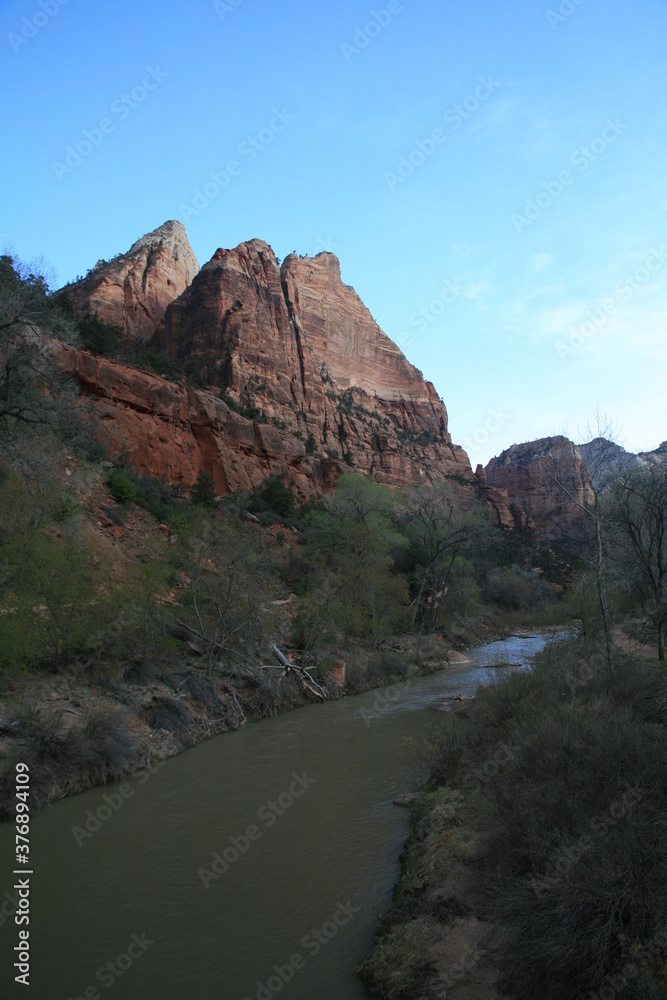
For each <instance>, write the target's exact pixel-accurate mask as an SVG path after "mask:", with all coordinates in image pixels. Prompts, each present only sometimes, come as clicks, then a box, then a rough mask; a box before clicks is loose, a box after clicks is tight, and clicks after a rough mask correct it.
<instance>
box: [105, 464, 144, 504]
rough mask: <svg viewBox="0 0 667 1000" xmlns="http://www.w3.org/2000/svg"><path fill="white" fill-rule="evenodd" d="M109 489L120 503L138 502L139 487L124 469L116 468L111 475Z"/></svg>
mask: <svg viewBox="0 0 667 1000" xmlns="http://www.w3.org/2000/svg"><path fill="white" fill-rule="evenodd" d="M108 482H109V491H110V493H111V496H112V497H113V498H114V500H117V501H118V503H136V500H137V487H136V483H133V482H132V481H131V480H130V478H129V476H128V475H127V473H126V472H125V471H124V470H123V469H114V470H113V472H111V474H110V475H109V480H108Z"/></svg>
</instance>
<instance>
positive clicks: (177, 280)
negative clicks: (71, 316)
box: [67, 222, 199, 344]
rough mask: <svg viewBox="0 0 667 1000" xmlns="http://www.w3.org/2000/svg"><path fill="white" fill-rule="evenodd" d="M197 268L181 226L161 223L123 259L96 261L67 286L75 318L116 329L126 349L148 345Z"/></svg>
mask: <svg viewBox="0 0 667 1000" xmlns="http://www.w3.org/2000/svg"><path fill="white" fill-rule="evenodd" d="M198 272H199V264H198V263H197V258H196V257H195V255H194V251H193V249H192V247H191V246H190V242H189V240H188V237H187V234H186V232H185V229H184V227H183V225H182V224H181V223H180V222H165V224H164V225H163V226H160V228H159V229H156V230H155V231H154V232H152V233H148V235H147V236H143V237H142V238H141V239H140V240H137V242H136V243H135V244H134V245H133V246H132V247H131V248H130V249H129V250H128V252H127V253H125V254H121V255H120V256H118V257H114V258H113V260H110V261H100V262H99V263H98V264H97V265H96V266H95V267H94V268H93V269H92V271H90V272H89V273H88V275H87V276H86V277H85V278H83V279H82V280H81V281H78V282H76V284H73V285H68V286H67V294H68V295H69V298H70V300H71V302H72V304H73V306H74V309H75V312H76V313H77V314H78V315H84V316H85V315H87V314H89V313H97V315H98V316H99V318H100V319H101V320H103V321H104V322H105V323H111V324H113V325H114V326H119V327H121V329H122V330H123V332H124V336H125V340H126V342H128V343H132V342H135V341H137V342H139V343H142V344H145V343H148V342H149V341H151V340H152V339H153V338H154V337H155V335H156V333H157V332H158V331H159V329H160V327H161V326H162V324H163V323H164V315H165V312H166V309H167V306H168V305H169V304H170V303H171V302H173V301H174V299H176V298H177V297H178V296H179V295H180V294H181V293H182V292H183V291H185V289H186V288H187V287H188V285H189V284H190V283H191V282H192V280H193V278H194V277H195V275H196V274H197V273H198Z"/></svg>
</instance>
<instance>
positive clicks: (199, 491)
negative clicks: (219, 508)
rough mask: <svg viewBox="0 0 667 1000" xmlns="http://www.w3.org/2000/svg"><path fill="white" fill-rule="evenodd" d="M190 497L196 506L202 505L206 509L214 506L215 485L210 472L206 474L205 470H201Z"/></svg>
mask: <svg viewBox="0 0 667 1000" xmlns="http://www.w3.org/2000/svg"><path fill="white" fill-rule="evenodd" d="M190 496H191V497H192V502H193V503H195V504H202V506H204V507H213V506H214V504H215V484H214V482H213V476H212V475H211V473H210V472H206V470H205V469H200V470H199V474H198V476H197V481H196V482H195V484H194V486H193V487H192V492H191V494H190Z"/></svg>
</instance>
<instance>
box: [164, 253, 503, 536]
mask: <svg viewBox="0 0 667 1000" xmlns="http://www.w3.org/2000/svg"><path fill="white" fill-rule="evenodd" d="M159 346H160V347H162V348H163V349H164V350H167V351H168V352H170V353H172V354H173V355H174V356H176V357H177V358H179V359H180V360H181V361H183V362H188V361H193V360H194V361H196V362H197V364H198V366H199V368H200V371H202V373H203V376H204V378H205V380H206V381H207V382H210V383H212V384H214V385H216V386H220V387H221V388H222V389H223V390H224V392H225V393H226V394H227V395H228V397H229V398H230V399H232V400H233V401H234V402H235V403H236V404H237V405H239V406H241V407H243V408H245V410H246V412H247V411H248V410H249V408H254V409H255V410H260V411H262V412H263V414H264V415H265V416H266V417H268V418H269V419H271V420H272V421H274V422H275V423H277V424H278V425H279V426H284V427H285V429H288V430H290V431H292V432H293V433H297V434H298V435H300V436H301V437H302V439H303V440H304V441H307V440H308V439H309V437H310V436H311V435H312V438H311V447H312V448H314V449H315V450H316V451H317V452H319V453H321V454H323V455H329V456H330V457H333V458H334V459H340V460H345V462H346V463H347V464H348V466H349V467H351V468H354V469H356V470H357V471H360V472H363V473H366V474H371V475H373V476H374V477H375V478H376V479H378V480H379V481H380V482H384V483H388V484H389V485H393V486H404V485H406V484H408V483H419V482H429V481H431V480H436V479H442V478H443V477H447V476H454V477H457V478H458V479H460V480H462V481H463V482H464V485H465V486H466V487H468V488H469V489H473V487H475V483H476V480H475V477H474V475H473V472H472V469H471V467H470V462H469V460H468V456H467V455H466V453H465V452H464V451H463V449H461V448H459V447H457V446H455V445H453V444H452V441H451V437H450V435H449V432H448V430H447V410H446V408H445V405H444V403H443V402H442V401H441V400H440V399H439V397H438V395H437V393H436V391H435V389H434V387H433V386H432V385H431V383H430V382H426V381H425V380H424V378H423V377H422V374H421V372H419V371H417V369H416V368H414V367H413V366H412V365H410V364H409V363H408V361H407V360H406V358H405V357H404V355H403V354H402V352H401V351H400V349H399V348H398V347H397V346H396V345H395V344H394V343H393V342H392V341H391V340H390V339H389V338H388V337H387V336H386V335H385V334H384V333H383V332H382V330H381V329H380V328H379V327H378V325H377V323H376V322H375V320H374V319H373V317H372V316H371V314H370V312H369V311H368V309H367V308H366V307H365V306H364V304H363V303H362V302H361V300H360V299H359V297H358V295H357V294H356V292H355V291H354V290H353V289H352V288H350V287H349V286H347V285H344V284H343V282H342V280H341V276H340V265H339V263H338V260H337V258H336V257H334V256H333V254H329V253H323V254H319V255H318V256H317V257H314V258H308V257H297V256H296V255H291V256H290V257H288V258H287V259H286V260H285V261H284V263H283V265H282V267H281V266H280V265H279V264H278V261H277V259H276V257H275V255H274V253H273V251H272V249H271V247H269V246H268V244H266V243H264V242H262V241H261V240H251V241H250V242H248V243H242V244H241V245H240V246H238V247H237V248H236V249H235V250H218V251H217V252H216V253H215V255H214V256H213V258H212V260H211V261H210V262H209V263H208V264H206V265H205V266H204V267H203V268H202V270H201V271H200V273H199V274H198V276H197V277H196V278H195V280H194V281H193V283H192V285H191V286H190V287H189V288H188V289H187V290H186V291H185V292H184V294H183V295H181V296H180V298H179V299H177V300H176V301H175V302H174V303H172V305H171V306H169V308H168V310H167V315H166V321H165V329H164V337H163V338H161V339H160V341H159ZM505 516H506V514H505V512H503V515H502V517H505ZM507 516H508V515H507Z"/></svg>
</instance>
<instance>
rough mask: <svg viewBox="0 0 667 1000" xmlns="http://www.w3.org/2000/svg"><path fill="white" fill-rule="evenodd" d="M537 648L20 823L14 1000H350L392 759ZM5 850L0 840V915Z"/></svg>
mask: <svg viewBox="0 0 667 1000" xmlns="http://www.w3.org/2000/svg"><path fill="white" fill-rule="evenodd" d="M545 641H546V640H545V638H544V637H542V636H533V637H521V638H516V637H515V638H511V639H508V640H505V641H504V642H502V643H491V644H490V645H488V646H484V647H481V648H479V649H477V650H473V651H471V653H470V654H469V655H470V656H471V657H472V658H473V659H475V660H476V661H477V663H478V664H479V666H478V667H457V668H453V669H450V670H447V671H445V672H442V673H439V674H436V675H434V676H432V677H428V678H423V679H419V680H417V681H408V682H406V683H404V684H401V685H397V686H396V687H393V688H391V689H384V690H383V691H382V692H374V691H371V692H367V693H366V694H364V695H361V696H359V697H356V698H346V699H344V700H342V701H340V702H335V703H332V704H326V705H313V706H311V707H308V708H304V709H299V710H298V711H296V712H292V713H288V714H285V715H281V716H280V717H279V718H278V719H271V720H267V721H265V722H261V723H256V724H253V725H250V726H246V727H244V728H243V729H241V730H240V731H238V732H237V733H231V734H226V735H224V736H220V737H217V738H216V739H213V740H210V741H209V742H207V743H203V744H201V745H200V746H198V747H195V748H194V749H192V750H190V751H187V752H186V753H183V754H181V755H179V756H178V757H175V758H173V759H172V760H170V761H168V762H167V763H166V764H165V765H164V766H162V767H160V768H157V769H156V771H155V772H154V773H153V774H146V773H144V774H143V775H142V776H135V777H133V778H130V779H128V781H127V782H125V783H124V785H125V791H124V794H121V793H122V792H123V789H122V787H121V788H120V790H119V786H106V787H105V788H100V789H95V790H93V791H90V792H86V793H85V794H82V795H78V796H75V797H73V798H70V799H67V800H64V801H63V802H60V803H58V804H56V805H54V806H52V807H51V808H49V809H47V810H45V811H44V812H43V813H41V814H39V815H37V816H36V817H35V819H34V823H33V826H32V838H31V839H32V860H33V862H34V871H35V875H34V876H33V879H32V899H31V903H32V915H31V924H30V944H31V952H32V995H33V996H35V997H39V998H40V1000H41V998H45V1000H51V998H53V1000H56V998H62V1000H67V998H70V997H71V998H72V1000H74V998H77V997H86V996H88V997H95V992H94V991H95V990H97V991H98V992H99V996H106V995H107V990H109V989H114V990H115V991H116V992H115V993H114V994H112V996H116V997H118V998H119V1000H121V998H122V1000H152V998H159V1000H182V998H184V997H186V996H188V997H189V996H194V997H197V998H198V1000H243V998H244V997H245V998H251V1000H255V998H256V997H258V996H259V997H262V998H263V1000H270V998H271V997H273V996H276V995H278V994H279V995H280V997H281V1000H312V998H314V997H326V998H327V1000H354V998H363V996H364V992H363V990H362V988H361V985H360V983H359V982H358V980H357V978H356V976H355V973H354V969H355V968H356V966H357V965H358V963H359V961H360V960H361V959H362V958H363V956H364V955H365V954H366V953H367V951H368V950H369V948H370V946H371V944H372V939H373V934H374V931H375V927H376V926H377V918H378V914H379V913H381V912H382V911H383V910H384V909H385V908H386V907H387V905H388V904H389V901H390V899H391V892H392V888H393V885H394V883H395V881H396V879H397V877H398V871H399V867H398V859H399V855H400V852H401V849H402V844H403V841H404V839H405V837H406V835H407V833H408V813H407V811H406V810H403V809H399V808H397V807H396V806H395V805H393V799H394V797H395V796H396V795H399V794H401V793H403V792H405V791H407V790H410V789H411V788H414V787H416V786H417V785H418V784H419V783H420V782H421V781H423V780H424V778H425V777H426V775H425V773H424V771H423V764H422V763H420V762H419V761H418V759H417V758H416V756H415V754H414V753H412V752H410V750H409V746H408V744H409V743H410V742H412V741H415V740H417V741H418V740H419V739H420V738H422V737H423V735H424V732H425V730H426V729H427V728H429V727H430V726H431V725H440V724H443V723H444V718H443V717H442V716H439V715H438V713H436V712H433V711H432V706H433V703H434V702H435V701H437V700H438V699H439V698H441V697H442V696H444V695H452V694H462V695H470V694H474V691H475V688H476V687H477V685H478V684H480V683H486V682H487V681H488V679H489V670H488V667H489V665H493V664H494V663H497V662H498V660H499V659H500V660H502V661H504V662H512V663H521V664H528V663H529V662H530V658H531V657H532V656H533V655H534V654H535V652H537V651H538V650H539V649H542V648H543V647H544V645H545ZM128 788H131V789H132V790H133V791H132V793H131V794H129V792H128ZM90 830H92V831H93V832H92V833H90V832H89V831H90ZM82 831H84V832H85V835H84V833H82ZM12 843H13V829H12V828H11V827H10V826H9V825H5V826H3V827H2V828H1V829H0V858H2V859H3V869H2V870H3V871H4V873H5V874H4V876H3V879H4V882H3V883H0V897H2V898H3V899H4V891H5V890H9V892H10V896H11V886H12V877H11V868H10V864H11V858H12V856H13V850H12ZM17 931H18V928H17V927H15V925H14V923H13V922H12V920H11V919H8V918H7V917H5V916H4V915H0V959H1V960H2V971H1V973H0V975H1V976H2V985H3V994H2V995H3V996H11V997H14V996H23V995H24V994H23V993H21V992H20V989H21V988H19V987H18V986H15V985H14V986H13V987H12V986H10V988H9V990H8V991H4V986H5V984H6V983H11V984H13V977H14V973H13V972H12V964H13V961H14V959H13V957H12V956H11V953H12V948H13V947H14V945H15V944H16V943H17ZM138 942H139V943H138ZM147 942H150V943H147ZM128 963H129V964H128ZM86 990H88V991H89V992H88V994H86Z"/></svg>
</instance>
